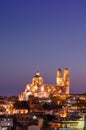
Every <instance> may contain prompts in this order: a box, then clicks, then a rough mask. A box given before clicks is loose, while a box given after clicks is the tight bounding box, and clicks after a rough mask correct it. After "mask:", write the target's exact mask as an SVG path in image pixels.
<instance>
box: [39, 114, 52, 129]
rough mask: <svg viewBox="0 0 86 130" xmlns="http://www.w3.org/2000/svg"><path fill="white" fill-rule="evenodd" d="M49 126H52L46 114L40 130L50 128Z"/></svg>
mask: <svg viewBox="0 0 86 130" xmlns="http://www.w3.org/2000/svg"><path fill="white" fill-rule="evenodd" d="M49 128H50V125H49V122H48V119H47V117H46V116H44V118H43V124H42V126H41V128H40V130H49Z"/></svg>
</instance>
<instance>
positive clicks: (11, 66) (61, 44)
mask: <svg viewBox="0 0 86 130" xmlns="http://www.w3.org/2000/svg"><path fill="white" fill-rule="evenodd" d="M66 67H67V68H69V70H70V78H71V88H70V90H71V93H84V92H86V1H85V0H0V95H3V96H12V95H18V93H19V92H21V91H23V90H24V88H25V84H26V83H31V80H32V77H33V76H34V75H35V72H36V71H40V73H41V76H42V77H43V79H44V82H45V83H46V84H56V72H57V70H58V69H59V68H61V69H62V71H63V70H64V68H66Z"/></svg>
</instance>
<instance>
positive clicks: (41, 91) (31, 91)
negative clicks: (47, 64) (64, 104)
mask: <svg viewBox="0 0 86 130" xmlns="http://www.w3.org/2000/svg"><path fill="white" fill-rule="evenodd" d="M69 90H70V76H69V70H68V69H67V68H65V69H64V75H62V70H61V69H58V71H57V75H56V85H47V84H45V83H44V81H43V78H42V77H41V75H40V72H38V71H37V72H36V74H35V76H34V77H33V78H32V83H31V84H26V85H25V90H24V92H21V93H19V95H18V99H19V100H28V99H29V96H30V95H32V96H34V97H38V98H49V96H50V94H52V95H57V94H69V93H70V92H69Z"/></svg>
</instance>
